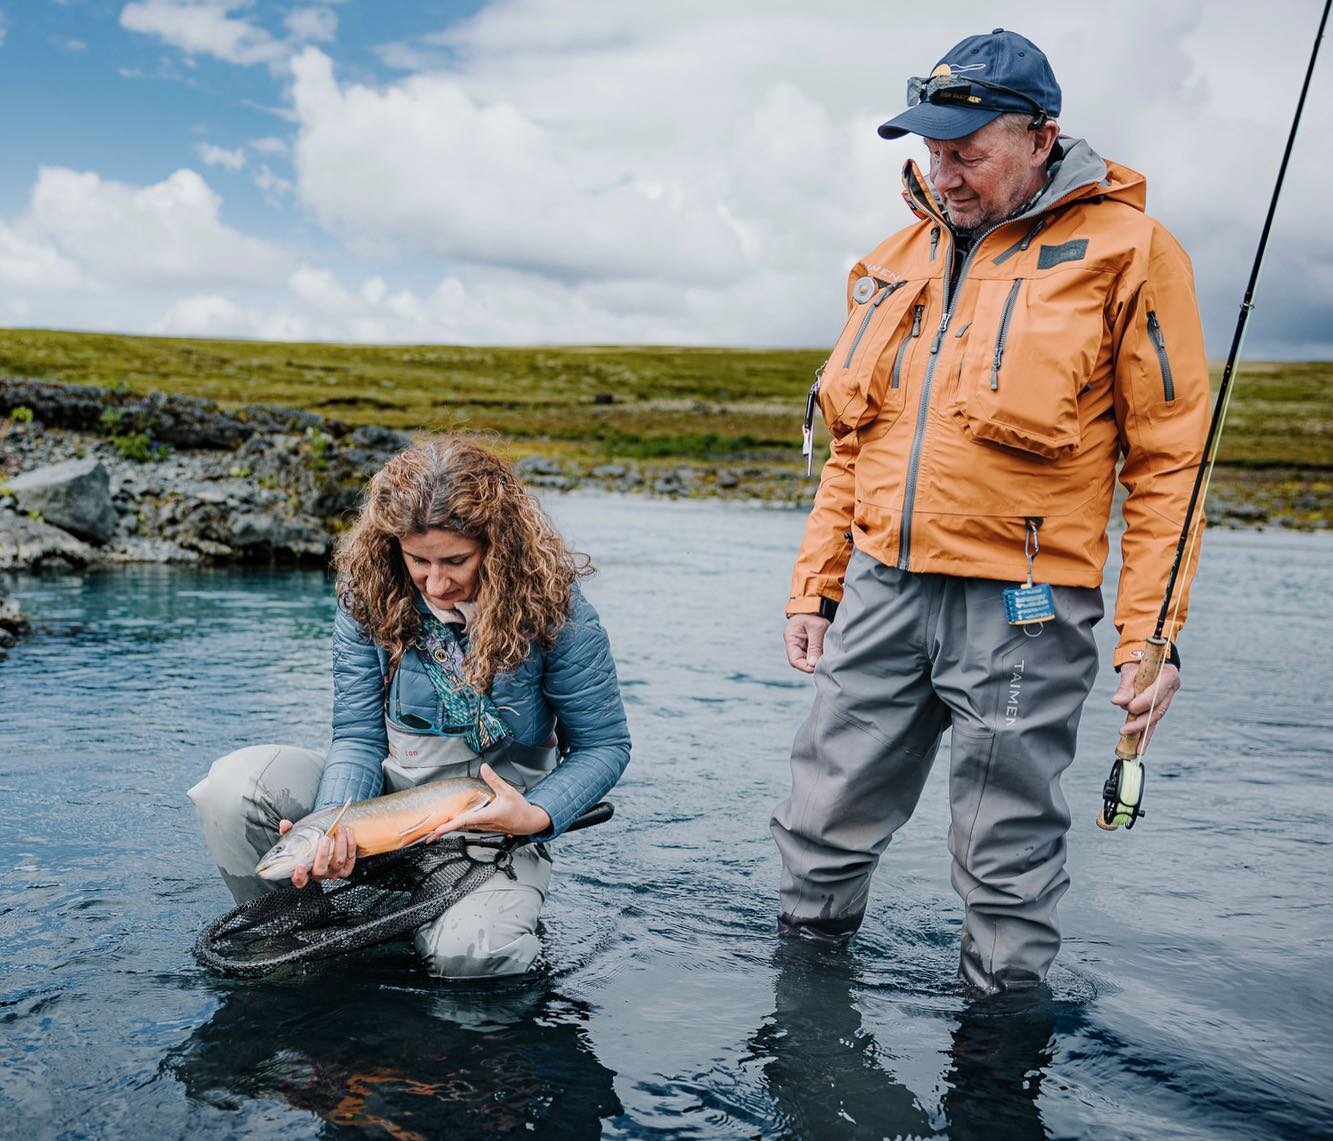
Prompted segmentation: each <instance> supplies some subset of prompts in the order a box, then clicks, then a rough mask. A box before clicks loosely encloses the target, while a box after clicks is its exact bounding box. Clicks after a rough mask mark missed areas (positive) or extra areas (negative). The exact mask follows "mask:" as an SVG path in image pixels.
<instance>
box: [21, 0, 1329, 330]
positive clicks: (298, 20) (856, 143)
mask: <svg viewBox="0 0 1333 1141" xmlns="http://www.w3.org/2000/svg"><path fill="white" fill-rule="evenodd" d="M1317 8H1318V4H1317V2H1316V0H1269V3H1268V5H1267V6H1266V7H1265V9H1264V13H1265V17H1264V19H1263V20H1262V21H1255V20H1254V18H1253V10H1252V7H1251V6H1249V5H1245V4H1242V3H1240V2H1239V0H1214V2H1211V3H1208V4H1206V5H1205V4H1204V3H1203V0H1183V2H1182V3H1179V4H1175V5H1162V4H1161V3H1160V2H1159V0H1108V2H1107V4H1104V5H1098V6H1090V5H1064V6H1060V7H1059V8H1058V9H1052V10H1051V11H1050V12H1047V13H1044V14H1043V16H1042V19H1041V21H1040V23H1038V22H1036V21H1035V19H1034V17H1033V15H1032V10H1031V6H1030V5H1026V4H1022V3H1019V2H1017V0H991V2H988V3H986V4H982V3H981V0H957V3H955V4H954V5H952V6H949V7H948V8H947V9H942V8H938V7H937V8H929V7H922V6H919V5H918V6H915V7H912V8H910V9H909V8H904V7H903V6H902V5H870V6H863V7H862V8H861V9H858V10H856V11H855V12H851V11H844V10H835V9H827V8H824V9H818V8H815V7H813V6H811V5H809V4H808V3H807V2H805V0H733V2H731V3H728V4H726V5H717V4H713V3H705V2H704V0H680V2H679V3H673V4H669V5H667V4H659V5H641V4H631V5H608V4H605V3H604V2H602V0H561V3H559V4H551V3H549V2H543V0H492V2H490V3H486V4H484V5H483V6H482V7H481V8H480V9H479V10H478V11H477V12H476V14H475V15H474V16H472V17H471V18H469V19H466V20H463V21H461V22H458V23H455V24H453V25H452V26H450V27H449V28H448V29H447V30H445V31H443V32H439V33H437V34H433V35H426V36H420V37H416V38H414V39H409V38H405V37H402V36H401V33H399V32H398V31H397V29H395V33H394V34H395V35H396V36H399V37H400V38H399V39H398V41H397V42H395V43H393V44H381V45H379V47H378V49H377V50H378V58H379V59H380V61H381V63H382V64H387V65H389V66H391V67H394V68H398V69H402V70H404V71H405V72H407V74H401V75H399V74H396V73H390V78H388V79H378V80H377V79H374V78H371V76H372V73H371V72H370V71H368V70H367V69H366V67H365V66H364V64H357V65H352V64H350V63H348V62H344V61H343V60H342V59H335V58H334V54H333V49H332V48H329V47H327V46H326V47H325V48H323V49H322V50H321V48H317V47H313V46H307V47H305V48H304V50H300V51H298V52H297V54H296V55H295V58H294V60H293V61H292V67H291V70H290V88H289V94H290V108H289V112H288V113H289V114H290V115H291V117H292V121H293V123H294V124H295V128H296V135H295V139H294V141H293V144H292V146H291V150H290V154H291V159H292V164H293V165H292V171H291V172H290V177H288V175H289V172H288V171H287V169H286V167H285V165H281V164H278V165H279V170H278V171H277V172H275V171H274V170H273V169H271V168H270V167H269V166H267V165H264V164H263V162H261V161H260V158H259V157H258V156H263V157H265V158H269V159H272V160H274V161H275V162H276V159H277V156H283V157H286V154H287V153H288V152H287V151H286V150H285V146H284V143H283V140H281V139H277V138H271V139H261V140H255V141H254V142H252V143H250V144H247V147H248V150H249V152H251V158H252V161H251V162H250V164H249V165H250V167H251V168H252V178H253V181H254V182H255V184H256V185H257V186H258V187H259V189H260V191H261V192H262V193H263V195H264V198H265V200H266V201H268V202H269V203H270V205H273V206H275V207H278V208H281V209H284V210H286V209H300V210H302V211H303V217H302V218H301V222H302V223H306V222H310V221H313V222H315V223H317V224H318V225H319V226H322V227H323V228H324V230H325V231H326V233H325V234H322V235H318V237H317V241H319V242H321V243H323V245H322V246H320V247H318V248H319V249H320V253H319V254H318V255H316V254H315V253H314V249H315V248H316V247H314V246H313V244H312V245H311V246H308V247H307V249H306V250H305V252H304V253H303V256H302V259H301V260H302V261H303V262H304V263H305V264H304V265H303V266H300V267H298V268H296V269H293V267H292V264H288V263H285V262H284V263H283V264H282V265H281V268H280V269H279V270H277V271H272V270H266V274H267V276H265V281H266V282H267V283H268V284H266V285H265V286H263V287H262V288H263V289H264V290H267V291H268V292H265V294H264V299H263V302H262V303H260V302H259V301H253V302H252V301H251V300H248V299H247V297H246V296H245V295H243V294H242V293H229V289H228V287H227V280H226V279H213V278H212V277H211V276H210V275H209V274H207V273H200V274H199V276H198V278H197V279H196V283H195V284H194V285H192V286H191V287H190V288H191V289H192V290H194V293H193V294H192V297H193V300H192V301H191V305H190V306H189V307H187V308H186V309H182V310H181V311H179V312H174V313H173V314H171V315H169V318H163V319H164V320H168V319H169V320H171V321H175V322H181V321H186V320H187V319H188V321H190V322H193V323H194V327H195V329H196V331H197V329H198V328H200V327H202V326H205V325H207V324H208V323H209V322H212V323H214V324H215V325H216V326H217V327H218V328H219V329H225V330H228V334H227V335H261V334H260V333H259V330H260V328H282V329H287V330H292V329H297V328H300V329H303V330H304V331H305V332H304V333H301V334H299V335H320V336H323V335H330V336H336V337H339V338H352V339H355V338H356V337H357V336H361V335H366V336H370V335H372V334H374V335H377V336H379V335H382V336H383V337H385V338H387V339H398V340H410V339H431V338H437V339H457V340H463V341H468V340H474V341H475V340H486V341H505V342H520V341H523V340H540V341H578V340H584V341H591V340H627V341H639V342H642V341H663V340H670V341H679V342H685V343H733V344H735V343H754V344H810V345H820V344H827V343H829V342H830V341H831V340H832V338H833V337H835V336H836V333H837V329H838V327H839V325H840V323H841V320H842V308H843V305H842V289H843V279H844V275H845V272H846V268H847V267H848V265H850V264H851V263H852V262H853V261H854V260H855V259H856V258H857V257H858V256H860V255H861V254H862V253H864V252H865V251H866V250H868V249H869V248H871V247H872V246H873V245H874V244H875V243H876V242H878V241H879V240H880V239H881V238H882V237H883V236H885V235H886V234H887V233H889V232H891V231H893V230H894V229H896V228H898V227H899V226H901V225H903V224H905V223H906V222H907V221H908V220H909V217H910V215H909V214H908V213H907V211H906V208H905V207H904V205H903V204H902V201H901V198H900V190H899V171H900V169H901V167H902V164H903V162H904V160H906V159H907V158H909V157H913V156H916V155H918V154H919V153H920V151H921V148H920V145H919V143H918V142H917V141H915V140H912V139H908V140H903V141H900V142H892V143H890V142H885V141H883V140H880V139H879V138H878V137H877V136H876V134H875V129H874V128H875V126H876V124H877V123H879V122H880V121H882V120H883V119H884V118H886V117H887V116H888V115H890V114H892V113H894V112H895V111H897V110H898V109H900V107H901V105H902V90H903V79H904V78H905V77H906V76H908V75H914V74H915V75H920V74H924V73H927V72H928V71H929V70H930V68H931V67H932V66H933V64H934V63H935V61H936V60H937V59H938V57H939V56H940V55H941V54H943V52H944V51H945V50H946V49H947V48H948V47H949V46H950V45H951V44H952V43H953V42H955V41H956V40H957V39H959V38H960V37H961V36H962V35H964V34H967V33H969V32H975V31H982V30H985V29H987V28H990V27H994V26H996V25H997V24H999V25H1004V26H1011V25H1012V26H1014V27H1016V28H1018V29H1019V30H1022V31H1025V32H1027V33H1028V34H1031V35H1032V36H1033V37H1034V38H1035V39H1036V40H1037V42H1039V43H1040V44H1041V45H1042V46H1043V47H1044V48H1045V49H1046V51H1047V53H1048V54H1049V55H1050V57H1051V60H1052V63H1053V64H1054V67H1055V70H1056V73H1057V75H1058V76H1059V77H1060V78H1061V80H1062V82H1063V83H1064V86H1065V99H1064V110H1063V113H1062V115H1061V120H1062V122H1063V124H1064V125H1065V127H1066V129H1067V130H1069V131H1070V132H1071V133H1072V134H1075V135H1081V136H1085V137H1087V138H1088V140H1089V141H1090V142H1091V143H1092V145H1093V146H1094V147H1095V148H1097V149H1098V150H1099V151H1101V152H1102V153H1104V154H1106V155H1107V156H1108V157H1112V158H1115V159H1117V160H1119V161H1121V162H1124V163H1126V164H1128V165H1130V166H1133V167H1135V168H1136V169H1139V170H1142V171H1144V172H1145V173H1146V174H1147V176H1148V186H1149V203H1148V205H1149V209H1150V211H1151V212H1152V213H1153V214H1155V215H1156V216H1158V217H1159V218H1161V219H1162V220H1163V221H1164V222H1165V223H1166V224H1167V225H1168V226H1169V227H1170V228H1171V229H1172V231H1173V232H1174V233H1175V234H1176V235H1177V236H1178V237H1179V238H1180V239H1181V241H1182V242H1183V243H1184V245H1185V246H1186V248H1187V249H1189V250H1190V252H1191V254H1192V256H1193V259H1194V264H1195V269H1196V277H1197V280H1198V284H1199V291H1200V297H1201V300H1202V303H1203V308H1204V314H1205V324H1206V327H1207V330H1208V334H1209V344H1210V348H1211V349H1212V350H1213V352H1214V353H1221V352H1223V351H1225V348H1226V345H1227V342H1228V340H1229V337H1230V331H1231V328H1232V325H1233V323H1234V319H1235V314H1236V305H1237V302H1238V301H1239V294H1240V291H1241V288H1242V287H1243V284H1244V280H1245V276H1246V274H1247V272H1248V269H1249V261H1250V258H1251V256H1252V254H1253V250H1254V243H1255V240H1256V239H1257V236H1258V231H1259V227H1260V224H1261V222H1262V218H1263V213H1264V210H1265V208H1266V206H1267V201H1268V195H1269V193H1270V192H1271V188H1272V178H1273V175H1274V173H1275V171H1276V167H1277V161H1278V157H1279V155H1280V153H1281V148H1282V144H1283V142H1284V141H1285V134H1286V129H1287V126H1288V124H1289V116H1290V113H1291V110H1292V108H1293V106H1294V103H1295V97H1296V91H1297V88H1298V86H1299V81H1300V76H1301V73H1302V71H1303V66H1304V59H1305V58H1306V53H1308V50H1309V40H1310V37H1311V36H1312V35H1313V30H1314V25H1315V22H1316V19H1317V15H1318V12H1317ZM261 19H263V20H266V21H267V28H268V29H269V30H265V28H264V27H262V26H261V25H260V20H261ZM282 20H283V16H282V10H281V9H278V8H273V7H269V6H257V5H247V4H243V3H238V2H234V0H197V2H194V3H187V2H185V0H136V2H133V3H130V4H128V5H127V6H126V8H125V10H124V15H123V17H122V22H123V23H125V25H126V27H133V30H136V31H140V32H142V33H143V34H147V35H152V36H155V37H156V38H158V39H159V40H161V41H163V42H165V43H168V44H173V45H175V46H176V47H177V48H179V49H180V50H181V51H183V52H185V53H187V55H192V56H205V55H208V56H212V57H215V58H218V59H224V60H230V61H231V62H233V63H235V64H237V65H238V66H247V67H251V66H258V65H264V66H268V67H270V68H271V69H273V70H274V71H275V72H281V73H282V74H283V76H284V81H285V79H286V76H287V74H288V72H287V70H286V69H287V61H288V59H289V58H290V57H291V56H292V53H293V51H294V50H296V49H295V48H294V45H297V44H299V43H305V44H307V45H309V44H315V43H318V44H323V45H327V44H329V42H330V40H331V38H332V37H333V36H334V35H336V34H338V28H337V20H336V17H335V14H334V13H333V12H332V11H331V9H330V8H329V6H328V5H324V4H310V3H300V4H297V5H295V6H292V7H291V8H290V10H289V11H288V12H287V18H286V20H285V26H283V24H282V23H281V22H280V21H282ZM1307 25H1308V31H1307ZM1144 29H1151V34H1150V35H1145V33H1144ZM353 66H355V70H352V67H353ZM1253 75H1263V76H1265V77H1266V79H1265V87H1264V91H1263V93H1262V96H1257V95H1256V89H1255V88H1254V86H1253V84H1251V83H1248V82H1244V81H1243V79H1244V78H1245V77H1249V76H1253ZM1330 108H1333V72H1330V69H1329V68H1323V69H1322V70H1321V71H1320V72H1319V73H1318V74H1317V75H1316V81H1315V86H1314V88H1313V89H1312V92H1311V97H1310V101H1309V104H1308V105H1307V108H1306V119H1305V123H1304V125H1303V128H1302V134H1301V138H1300V139H1299V141H1298V146H1297V151H1296V157H1295V159H1294V161H1293V164H1292V168H1291V171H1290V174H1289V177H1288V182H1287V187H1286V190H1285V191H1284V201H1283V203H1282V209H1281V210H1280V211H1279V215H1278V220H1277V229H1276V230H1275V232H1274V238H1273V243H1272V247H1271V249H1270V254H1269V262H1268V268H1267V271H1266V273H1265V276H1264V280H1263V286H1262V289H1261V294H1260V298H1259V308H1258V310H1257V311H1256V313H1255V317H1254V320H1253V321H1252V322H1251V333H1250V339H1249V345H1248V348H1249V352H1250V354H1251V355H1254V356H1259V355H1281V354H1284V353H1290V352H1310V351H1313V350H1312V346H1316V347H1317V346H1319V345H1322V346H1324V348H1323V350H1322V352H1321V353H1320V355H1327V354H1329V353H1333V332H1330V328H1331V327H1333V326H1331V324H1330V321H1329V319H1328V315H1329V312H1330V311H1333V274H1330V272H1329V271H1328V270H1327V268H1326V267H1327V266H1328V265H1330V264H1333V238H1330V237H1329V236H1328V234H1327V233H1326V232H1325V231H1326V230H1327V227H1320V226H1318V225H1314V224H1312V223H1313V222H1316V221H1318V220H1319V219H1322V218H1323V217H1324V216H1325V214H1326V208H1325V206H1324V203H1323V199H1324V197H1326V192H1325V188H1324V183H1325V181H1326V180H1325V179H1324V177H1323V172H1322V164H1323V163H1324V159H1323V156H1325V155H1327V154H1328V153H1330V150H1331V149H1333V112H1331V111H1330ZM173 177H177V176H173ZM159 185H165V184H159ZM293 194H294V195H295V196H296V197H297V199H298V201H297V202H295V203H293V202H292V200H291V199H292V197H293ZM213 218H214V224H215V225H217V226H220V225H221V223H220V221H218V218H217V213H216V208H215V210H214V215H213ZM23 232H24V234H25V235H30V237H29V240H35V241H40V242H46V243H47V244H48V245H50V246H51V248H52V249H54V250H56V251H57V252H58V253H60V255H61V256H64V257H67V258H69V259H72V261H73V262H75V263H76V264H78V265H80V266H81V267H82V268H83V271H84V272H85V274H88V273H92V272H93V262H92V261H89V260H87V259H85V257H84V255H83V254H81V253H79V252H78V251H76V250H74V249H73V248H72V247H70V246H67V245H66V244H64V243H63V242H61V241H57V240H56V239H55V238H53V237H50V236H47V235H44V234H41V233H37V232H35V231H30V230H27V229H25V230H24V231H23ZM293 233H294V234H295V235H298V237H296V238H294V240H305V235H306V234H308V233H309V228H308V227H305V228H302V227H299V226H294V227H293ZM330 237H331V238H332V239H333V240H332V242H330V241H329V238H330ZM83 240H86V241H90V240H91V239H83ZM245 240H247V241H248V240H250V239H245ZM124 244H125V245H126V246H127V247H128V246H130V245H131V243H129V242H126V243H124ZM338 244H341V248H340V249H339V248H338ZM268 252H269V253H270V254H272V252H273V251H272V250H271V249H269V251H268ZM326 256H327V259H328V260H329V261H330V262H334V263H336V264H337V266H338V274H340V275H341V280H340V279H339V277H338V276H337V275H335V274H333V272H332V271H331V270H327V269H320V268H318V267H316V266H315V265H314V263H315V262H316V261H319V260H323V259H325V257H326ZM400 259H401V260H400ZM104 260H106V261H111V260H114V259H104ZM260 260H261V261H262V259H260ZM432 263H433V264H432ZM218 264H219V265H220V266H222V267H227V266H229V265H231V264H232V262H231V261H229V260H228V259H227V258H225V257H222V258H220V260H219V261H218ZM267 264H268V265H269V266H272V265H273V264H275V263H274V262H272V261H270V262H268V263H267ZM99 265H100V263H99ZM408 266H410V270H409V269H408V268H407V267H408ZM96 272H97V273H98V274H99V276H100V274H101V269H100V268H99V269H98V270H97V271H96ZM260 276H263V275H260ZM406 280H411V281H412V282H413V283H414V287H413V288H406V287H404V286H403V285H402V284H401V282H403V281H406ZM423 281H429V282H434V283H435V284H431V285H424V286H423V285H422V284H421V283H422V282H423ZM355 282H361V283H362V284H360V285H356V284H353V283H355ZM372 283H373V284H372ZM273 291H276V292H273ZM200 298H203V299H211V300H208V303H207V304H205V303H204V301H201V300H199V299H200ZM219 299H221V300H222V301H226V302H227V305H221V304H219ZM228 306H230V308H229V307H228ZM242 327H244V328H242ZM274 335H278V334H274ZM1296 346H1299V348H1297V347H1296Z"/></svg>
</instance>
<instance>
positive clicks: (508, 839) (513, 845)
mask: <svg viewBox="0 0 1333 1141" xmlns="http://www.w3.org/2000/svg"><path fill="white" fill-rule="evenodd" d="M615 814H616V806H615V805H614V804H612V803H611V802H610V801H609V800H600V801H598V802H597V803H596V804H594V805H593V806H592V807H591V808H589V809H588V810H587V811H586V812H583V813H581V814H580V815H578V816H576V817H575V818H574V823H573V824H571V825H570V826H569V827H568V828H566V829H565V830H564V831H563V832H562V833H561V835H562V836H568V835H569V833H571V832H578V831H581V830H582V829H584V828H591V827H592V826H593V825H595V824H605V823H606V822H607V821H608V820H610V819H611V817H612V816H614V815H615ZM535 843H539V841H537V840H534V839H533V838H532V837H531V836H503V837H500V838H497V839H480V840H469V841H468V847H470V848H495V849H497V850H498V851H501V852H513V851H516V850H517V849H519V848H522V847H524V846H525V845H527V844H535Z"/></svg>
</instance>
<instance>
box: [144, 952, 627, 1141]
mask: <svg viewBox="0 0 1333 1141" xmlns="http://www.w3.org/2000/svg"><path fill="white" fill-rule="evenodd" d="M322 975H328V976H330V977H327V978H326V977H321V978H320V979H318V980H315V979H312V978H311V977H310V975H309V974H305V975H301V976H297V977H294V978H292V979H290V980H287V981H276V982H275V981H271V980H270V981H266V982H262V983H254V984H248V985H242V984H237V985H236V986H235V987H234V988H233V989H230V990H228V991H226V992H225V994H224V997H223V999H222V1004H221V1005H220V1006H219V1007H218V1009H217V1010H216V1012H215V1013H214V1014H213V1016H212V1017H211V1018H210V1019H209V1020H208V1021H207V1022H206V1023H205V1024H204V1025H202V1026H200V1027H199V1028H198V1029H196V1030H195V1031H194V1032H193V1033H192V1034H191V1036H190V1038H189V1040H188V1041H187V1042H185V1043H184V1044H183V1045H181V1046H180V1047H178V1048H176V1049H175V1050H173V1051H172V1052H171V1053H170V1054H168V1055H167V1057H166V1058H165V1059H164V1060H163V1063H162V1067H163V1069H165V1070H166V1071H167V1072H168V1073H170V1074H171V1075H172V1076H174V1077H175V1078H176V1079H178V1080H179V1081H180V1082H181V1083H182V1084H183V1085H184V1087H185V1090H186V1094H187V1096H188V1097H189V1098H190V1099H191V1100H194V1101H198V1102H203V1103H205V1104H207V1105H210V1106H213V1107H214V1108H217V1109H223V1110H234V1111H241V1112H242V1113H243V1114H244V1113H245V1111H250V1112H254V1107H255V1103H256V1101H259V1102H264V1101H268V1102H272V1101H281V1102H285V1103H286V1104H287V1105H290V1106H292V1107H293V1108H296V1109H301V1110H305V1111H307V1112H309V1113H311V1114H314V1115H315V1116H316V1117H318V1118H320V1119H322V1120H323V1121H325V1122H327V1123H328V1124H329V1125H332V1126H335V1127H338V1128H339V1129H351V1128H356V1129H358V1131H359V1133H360V1134H361V1135H370V1136H377V1135H383V1136H388V1137H393V1138H397V1139H399V1141H416V1139H426V1138H434V1137H458V1136H476V1137H506V1136H510V1135H513V1134H522V1133H527V1134H532V1133H536V1134H537V1135H540V1136H549V1137H596V1136H598V1135H599V1134H600V1133H601V1129H602V1121H603V1119H605V1118H608V1117H613V1116H616V1115H618V1114H620V1113H621V1112H622V1109H621V1104H620V1101H619V1099H618V1098H617V1096H616V1092H615V1089H614V1086H613V1080H614V1077H615V1075H614V1073H613V1072H612V1071H611V1070H609V1069H607V1068H606V1067H605V1066H603V1065H602V1064H601V1062H600V1061H599V1060H598V1059H597V1056H596V1055H595V1054H594V1052H593V1050H592V1048H591V1045H590V1043H589V1040H588V1036H587V1032H586V1029H585V1024H586V1022H587V1020H588V1018H589V1016H590V1008H589V1007H588V1006H587V1005H586V1004H584V1003H581V1002H579V1001H577V1000H573V999H570V998H567V997H564V996H562V995H560V994H558V993H556V992H553V991H551V990H550V989H549V981H546V980H533V981H530V982H528V983H526V984H521V985H518V986H514V985H510V986H508V987H503V988H502V987H496V986H491V987H483V986H475V987H467V988H449V989H445V988H443V987H440V988H430V987H427V986H423V985H422V983H421V981H420V975H419V974H415V975H414V974H413V970H412V964H411V963H410V962H409V961H408V960H407V959H404V960H403V962H402V963H401V964H399V965H398V966H397V968H396V969H395V964H394V961H393V959H392V958H390V957H388V956H381V957H380V958H379V961H377V962H376V963H374V964H373V965H368V964H367V963H365V962H364V961H363V962H361V963H360V965H359V969H358V971H357V972H356V974H354V973H353V971H352V970H350V969H348V968H346V967H344V968H342V969H341V970H339V969H334V970H332V971H325V972H322ZM357 975H359V976H360V977H357ZM395 977H397V978H400V979H401V980H402V985H395V984H394V983H393V981H392V980H393V979H394V978H395ZM312 983H317V985H314V986H312ZM331 995H336V996H337V997H336V1000H332V1001H331V1000H330V997H329V996H331ZM238 1124H239V1125H241V1128H242V1130H243V1131H244V1129H245V1126H244V1123H238Z"/></svg>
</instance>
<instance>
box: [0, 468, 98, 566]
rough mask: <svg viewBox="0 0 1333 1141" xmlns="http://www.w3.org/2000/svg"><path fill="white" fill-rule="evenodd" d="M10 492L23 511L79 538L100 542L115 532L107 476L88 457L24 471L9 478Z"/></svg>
mask: <svg viewBox="0 0 1333 1141" xmlns="http://www.w3.org/2000/svg"><path fill="white" fill-rule="evenodd" d="M9 493H10V494H11V495H13V496H14V498H15V499H16V500H17V501H18V503H19V506H20V507H22V508H23V509H24V510H25V511H36V512H38V513H40V515H41V516H42V518H43V519H44V520H45V521H46V522H48V523H50V524H52V525H53V526H55V527H60V528H61V529H63V530H65V531H68V532H70V534H72V535H76V536H78V537H79V538H80V539H87V540H89V541H91V542H94V543H97V544H98V545H101V544H102V543H105V542H107V540H109V539H110V538H111V536H112V535H113V534H115V530H116V509H115V506H114V505H113V504H112V502H111V490H110V477H109V476H108V475H107V470H106V468H104V467H103V466H102V464H101V462H100V461H98V460H96V459H93V458H91V457H90V458H88V459H82V460H66V461H65V462H64V463H59V464H52V465H50V466H49V467H41V468H37V469H35V470H33V471H29V472H24V473H23V474H22V475H18V476H15V477H14V478H13V479H11V480H10V481H9Z"/></svg>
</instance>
